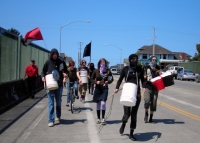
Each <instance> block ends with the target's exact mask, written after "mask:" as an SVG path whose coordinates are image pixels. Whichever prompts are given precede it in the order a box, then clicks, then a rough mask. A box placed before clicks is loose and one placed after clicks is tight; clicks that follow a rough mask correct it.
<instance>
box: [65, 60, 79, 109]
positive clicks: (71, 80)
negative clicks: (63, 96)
mask: <svg viewBox="0 0 200 143" xmlns="http://www.w3.org/2000/svg"><path fill="white" fill-rule="evenodd" d="M76 73H77V68H76V67H75V62H74V61H73V60H71V61H70V62H69V68H68V82H67V104H66V106H69V105H70V90H71V87H74V89H75V96H76V99H78V98H79V96H78V77H77V75H76Z"/></svg>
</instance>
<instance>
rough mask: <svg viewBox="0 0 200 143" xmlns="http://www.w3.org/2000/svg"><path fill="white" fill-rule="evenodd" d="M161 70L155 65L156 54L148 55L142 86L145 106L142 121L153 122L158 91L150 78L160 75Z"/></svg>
mask: <svg viewBox="0 0 200 143" xmlns="http://www.w3.org/2000/svg"><path fill="white" fill-rule="evenodd" d="M161 74H162V72H161V71H160V67H159V66H158V65H157V58H156V56H151V57H150V63H149V65H146V66H144V79H145V81H144V86H143V93H144V108H145V116H144V122H145V123H148V122H149V123H154V121H153V114H154V112H155V111H156V107H157V99H158V91H157V89H156V88H155V87H154V85H153V84H152V83H151V79H152V78H155V77H157V76H159V75H161ZM149 108H150V118H149V120H148V116H149V113H148V110H149Z"/></svg>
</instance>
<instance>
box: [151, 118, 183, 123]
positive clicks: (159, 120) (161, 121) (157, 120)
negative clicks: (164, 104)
mask: <svg viewBox="0 0 200 143" xmlns="http://www.w3.org/2000/svg"><path fill="white" fill-rule="evenodd" d="M154 123H155V124H157V123H164V124H185V122H180V121H175V119H154Z"/></svg>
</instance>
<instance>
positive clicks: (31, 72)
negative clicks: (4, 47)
mask: <svg viewBox="0 0 200 143" xmlns="http://www.w3.org/2000/svg"><path fill="white" fill-rule="evenodd" d="M25 72H26V74H27V75H28V76H36V75H38V67H37V66H35V65H33V66H31V65H29V66H27V67H26V70H25Z"/></svg>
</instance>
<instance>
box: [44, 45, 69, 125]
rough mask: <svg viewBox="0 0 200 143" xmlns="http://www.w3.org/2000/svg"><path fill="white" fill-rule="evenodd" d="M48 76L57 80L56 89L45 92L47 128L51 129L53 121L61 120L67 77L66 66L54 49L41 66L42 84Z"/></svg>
mask: <svg viewBox="0 0 200 143" xmlns="http://www.w3.org/2000/svg"><path fill="white" fill-rule="evenodd" d="M48 74H52V75H53V77H54V79H55V80H57V83H58V88H57V89H54V90H47V96H48V110H49V120H48V126H49V127H53V126H54V122H55V120H56V121H58V122H59V121H60V118H61V102H62V91H63V82H65V81H66V77H67V67H66V64H65V62H64V61H63V60H61V59H60V58H59V53H58V50H57V49H55V48H53V49H52V50H51V52H50V58H49V59H48V60H47V61H46V62H45V64H44V66H43V69H42V74H41V77H42V81H43V82H45V81H46V80H45V76H46V75H48ZM54 98H55V100H56V116H55V114H54ZM55 117H56V118H55Z"/></svg>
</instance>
